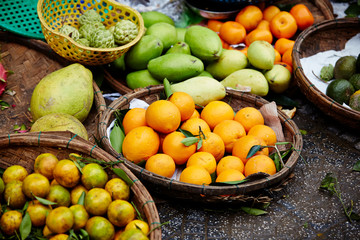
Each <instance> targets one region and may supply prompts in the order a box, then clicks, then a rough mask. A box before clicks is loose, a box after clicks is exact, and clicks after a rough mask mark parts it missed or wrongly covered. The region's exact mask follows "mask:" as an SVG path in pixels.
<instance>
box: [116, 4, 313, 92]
mask: <svg viewBox="0 0 360 240" xmlns="http://www.w3.org/2000/svg"><path fill="white" fill-rule="evenodd" d="M142 16H143V19H144V24H145V26H146V32H145V35H144V36H143V37H142V38H141V39H140V41H139V42H138V43H137V44H135V45H134V46H132V47H131V48H130V49H129V51H128V52H126V53H125V54H124V55H123V56H121V57H120V58H119V59H117V60H115V61H114V62H113V63H111V64H110V65H109V66H110V69H111V71H112V72H113V75H115V76H120V79H124V78H125V79H126V84H127V86H128V87H129V88H131V89H135V88H142V87H147V86H149V85H158V84H162V83H163V81H164V79H165V78H166V79H167V80H169V81H170V82H171V83H179V82H182V81H184V80H187V79H191V78H193V77H197V76H207V77H210V78H213V79H216V80H217V81H219V82H221V83H222V84H223V85H224V86H225V87H231V88H234V89H238V90H241V91H245V92H251V93H253V94H256V95H259V96H266V95H267V94H268V92H269V90H270V91H273V92H275V93H283V92H284V91H285V90H286V89H287V88H288V87H289V85H290V82H291V78H292V75H291V73H292V57H291V52H292V48H293V45H294V40H292V39H291V38H292V37H293V36H294V34H295V33H296V32H297V30H298V29H300V30H302V29H305V28H306V27H308V26H310V25H312V23H313V20H314V19H313V16H312V14H311V12H310V11H309V9H308V8H307V7H306V6H305V5H303V4H297V5H295V6H294V7H293V8H292V9H291V11H290V12H286V11H280V9H279V8H278V7H276V6H274V5H272V6H269V7H268V8H266V9H265V10H264V11H261V10H260V8H259V7H257V6H254V5H249V6H247V7H245V8H244V9H242V10H241V11H240V12H239V13H238V15H237V17H236V19H234V21H232V20H229V21H226V22H221V21H218V20H209V21H208V22H207V25H206V26H204V25H192V26H190V27H188V28H178V27H175V23H174V22H173V20H172V19H171V18H170V17H168V16H166V15H165V14H162V13H160V12H156V11H149V12H143V13H142ZM275 39H276V41H275ZM239 44H243V45H245V44H246V48H244V49H242V50H240V49H239V48H237V47H236V46H239Z"/></svg>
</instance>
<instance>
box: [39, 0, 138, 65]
mask: <svg viewBox="0 0 360 240" xmlns="http://www.w3.org/2000/svg"><path fill="white" fill-rule="evenodd" d="M89 9H94V10H95V11H97V12H98V13H99V14H100V16H101V18H102V21H103V24H104V25H105V26H106V27H107V28H108V27H110V26H113V25H115V24H116V23H117V22H118V21H120V20H123V19H124V20H130V21H132V22H133V23H135V24H136V25H137V26H138V29H139V34H138V36H137V37H136V38H135V39H134V40H133V41H131V42H130V43H127V44H125V45H122V46H119V47H115V48H92V47H85V46H82V45H80V44H79V43H77V42H75V41H74V40H73V39H72V38H70V37H68V36H66V35H63V34H60V33H59V29H60V28H61V27H62V26H63V23H64V21H65V22H66V24H68V25H71V26H73V27H76V28H78V27H79V23H78V20H77V19H78V18H79V16H80V15H81V14H82V12H85V11H87V10H89ZM37 13H38V15H39V19H40V23H41V29H42V31H43V33H44V36H45V40H46V41H47V43H48V44H49V45H50V47H51V48H52V49H53V50H54V51H55V52H56V53H57V54H59V55H60V56H62V57H64V58H66V59H68V60H70V61H73V62H79V63H81V64H84V65H93V66H94V65H103V64H107V63H110V62H112V61H114V60H115V59H117V58H119V57H120V56H121V55H123V54H124V53H126V52H127V51H128V50H129V48H130V47H131V46H133V45H134V44H135V43H137V42H138V41H139V40H140V38H141V37H142V35H143V34H144V32H145V27H144V20H143V19H142V17H141V15H140V13H139V12H138V11H136V10H135V9H132V8H130V7H129V6H126V5H123V4H120V3H117V2H115V1H112V0H39V2H38V5H37Z"/></svg>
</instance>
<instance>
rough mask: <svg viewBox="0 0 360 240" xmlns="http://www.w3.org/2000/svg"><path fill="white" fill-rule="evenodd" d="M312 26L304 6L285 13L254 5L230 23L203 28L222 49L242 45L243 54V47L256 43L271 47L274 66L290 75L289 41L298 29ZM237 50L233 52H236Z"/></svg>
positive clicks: (245, 9)
mask: <svg viewBox="0 0 360 240" xmlns="http://www.w3.org/2000/svg"><path fill="white" fill-rule="evenodd" d="M313 23H314V17H313V15H312V13H311V11H310V10H309V9H308V7H307V6H305V5H304V4H296V5H294V6H293V7H292V8H291V10H290V11H289V12H287V11H281V10H280V8H278V7H277V6H275V5H270V6H268V7H266V8H265V9H263V10H262V9H261V8H260V7H258V6H255V5H248V6H246V7H244V8H243V9H242V10H241V11H240V12H239V13H238V14H237V15H236V17H235V19H234V20H229V21H225V22H222V21H219V20H208V22H207V27H208V28H210V29H211V30H213V31H215V32H217V33H218V35H219V37H220V39H221V40H222V43H223V48H225V49H236V48H233V47H232V46H231V45H236V44H240V43H244V44H245V45H246V47H245V48H243V49H241V50H240V51H241V52H243V53H244V54H246V53H247V47H248V46H250V44H251V43H252V42H254V41H256V40H264V41H267V42H269V43H270V44H273V45H274V49H275V54H276V58H275V64H282V65H283V66H285V67H287V68H288V69H289V71H290V72H292V56H291V52H292V48H293V46H294V43H295V41H294V40H292V39H291V38H292V37H293V36H294V35H295V34H296V32H297V31H298V30H304V29H306V28H307V27H309V26H311V25H312V24H313ZM236 50H237V49H236Z"/></svg>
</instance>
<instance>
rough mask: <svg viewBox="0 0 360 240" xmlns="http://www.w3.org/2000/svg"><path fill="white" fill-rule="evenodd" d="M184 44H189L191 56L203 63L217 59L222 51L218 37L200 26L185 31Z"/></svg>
mask: <svg viewBox="0 0 360 240" xmlns="http://www.w3.org/2000/svg"><path fill="white" fill-rule="evenodd" d="M185 42H186V43H187V44H189V46H190V50H191V54H193V55H194V56H196V57H198V58H199V59H201V60H202V61H205V62H211V61H214V60H217V59H219V58H220V55H221V52H222V50H223V47H222V43H221V40H220V37H219V36H218V35H217V34H216V33H215V32H214V31H212V30H211V29H209V28H207V27H203V26H200V25H194V26H191V27H189V28H188V29H187V31H186V33H185Z"/></svg>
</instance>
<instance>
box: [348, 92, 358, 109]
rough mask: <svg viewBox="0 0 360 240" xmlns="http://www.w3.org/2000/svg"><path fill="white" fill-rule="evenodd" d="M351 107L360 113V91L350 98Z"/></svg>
mask: <svg viewBox="0 0 360 240" xmlns="http://www.w3.org/2000/svg"><path fill="white" fill-rule="evenodd" d="M349 106H350V107H351V108H352V109H354V110H356V111H360V91H356V92H355V93H354V94H353V95H351V96H350V100H349Z"/></svg>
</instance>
